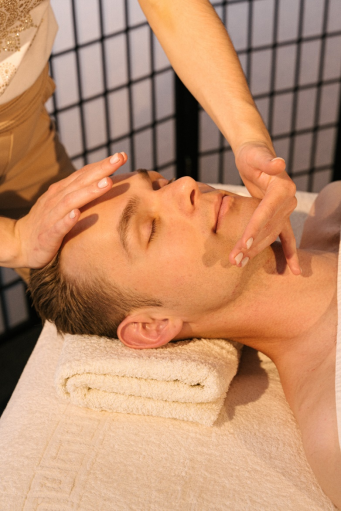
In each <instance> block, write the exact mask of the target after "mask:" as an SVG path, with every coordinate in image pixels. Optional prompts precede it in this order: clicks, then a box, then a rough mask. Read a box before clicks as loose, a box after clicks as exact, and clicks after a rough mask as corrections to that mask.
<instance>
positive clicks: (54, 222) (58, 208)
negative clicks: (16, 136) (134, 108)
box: [15, 153, 127, 268]
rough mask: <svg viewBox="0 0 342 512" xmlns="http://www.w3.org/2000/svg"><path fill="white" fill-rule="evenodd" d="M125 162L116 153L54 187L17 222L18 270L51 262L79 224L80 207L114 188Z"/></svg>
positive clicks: (125, 156) (122, 156) (121, 154)
mask: <svg viewBox="0 0 342 512" xmlns="http://www.w3.org/2000/svg"><path fill="white" fill-rule="evenodd" d="M126 161H127V155H126V154H125V153H116V154H115V155H114V156H112V157H109V158H106V159H105V160H102V161H101V162H97V163H94V164H89V165H86V166H85V167H83V168H82V169H80V170H78V171H75V172H74V173H73V174H71V175H70V176H68V177H67V178H66V179H64V180H61V181H59V182H57V183H54V184H53V185H51V186H50V187H49V189H48V190H47V192H45V194H43V195H42V196H41V197H40V198H39V199H38V201H37V202H36V204H35V205H34V206H33V207H32V209H31V210H30V212H29V213H28V215H26V216H25V217H23V218H22V219H20V220H18V221H17V222H16V225H15V235H16V239H17V242H18V247H19V256H18V260H17V262H16V267H29V268H41V267H43V266H44V265H46V264H47V263H49V261H51V260H52V258H53V257H54V256H55V254H56V253H57V251H58V249H59V247H60V246H61V244H62V241H63V238H64V236H65V235H66V234H67V233H68V232H69V231H70V230H71V228H72V227H73V226H74V225H75V224H76V222H77V221H78V219H79V216H80V210H79V208H81V207H82V206H84V205H86V204H87V203H89V202H90V201H93V200H94V199H96V198H98V197H99V196H101V195H103V194H105V193H106V192H108V190H110V188H111V187H112V180H111V179H110V178H109V177H108V176H109V175H111V174H112V173H113V172H115V171H116V170H117V169H119V167H121V166H122V165H123V164H125V163H126Z"/></svg>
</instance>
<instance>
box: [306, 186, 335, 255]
mask: <svg viewBox="0 0 342 512" xmlns="http://www.w3.org/2000/svg"><path fill="white" fill-rule="evenodd" d="M340 232H341V182H340V181H334V182H332V183H329V185H327V186H326V187H324V189H323V190H322V191H321V192H320V193H319V194H318V196H317V198H316V201H315V202H314V204H313V205H312V208H311V210H310V213H309V215H308V218H307V219H306V221H305V224H304V230H303V235H302V239H301V242H300V248H301V249H316V250H321V251H329V252H337V251H338V247H339V241H340Z"/></svg>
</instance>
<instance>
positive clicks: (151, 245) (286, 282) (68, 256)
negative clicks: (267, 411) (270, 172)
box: [30, 170, 340, 507]
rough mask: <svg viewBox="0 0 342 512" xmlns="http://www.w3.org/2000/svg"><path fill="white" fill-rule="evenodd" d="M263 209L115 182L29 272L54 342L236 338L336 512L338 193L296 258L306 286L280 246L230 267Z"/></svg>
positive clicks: (211, 195) (308, 229)
mask: <svg viewBox="0 0 342 512" xmlns="http://www.w3.org/2000/svg"><path fill="white" fill-rule="evenodd" d="M258 204H259V200H258V199H255V198H246V197H242V196H238V195H236V194H233V193H229V192H226V191H221V190H217V189H213V188H212V187H210V186H209V185H205V184H203V183H197V182H195V181H194V180H193V179H192V178H189V177H183V178H180V179H178V180H177V181H174V182H170V181H168V180H166V179H164V178H163V177H162V176H161V175H160V174H158V173H157V172H154V171H145V170H139V171H137V172H135V173H129V174H122V175H119V176H115V177H114V178H113V187H112V189H111V190H110V191H109V192H107V193H106V194H105V195H104V196H102V197H100V198H98V199H96V200H95V201H93V202H92V203H90V204H88V205H87V206H85V207H83V208H82V209H81V216H80V219H79V221H78V223H77V224H76V226H75V227H74V228H73V229H72V231H71V232H70V233H69V234H68V235H67V236H66V237H65V239H64V243H63V246H62V249H61V250H60V251H59V253H58V254H57V256H56V257H55V258H54V260H53V261H52V262H51V263H49V264H48V265H47V266H46V267H44V268H43V269H40V270H33V271H31V283H30V289H31V293H32V296H33V301H34V304H35V306H36V308H37V310H38V312H39V313H40V315H41V316H42V318H43V319H47V320H50V321H52V322H54V323H55V324H56V326H57V329H58V330H59V332H62V333H67V332H69V333H71V334H95V335H104V336H109V337H119V338H120V340H121V341H122V343H124V344H125V345H127V346H128V347H131V348H135V349H142V348H156V347H159V346H161V345H164V344H166V343H168V342H169V341H171V340H181V339H189V338H196V337H198V338H201V337H206V338H229V339H231V340H236V341H239V342H241V343H243V344H245V345H248V346H250V347H253V348H254V349H256V350H260V351H262V352H264V353H265V354H266V355H267V356H269V357H270V358H271V359H272V360H273V361H274V363H275V364H276V366H277V369H278V371H279V374H280V379H281V382H282V386H283V389H284V393H285V395H286V398H287V401H288V403H289V405H290V407H291V409H292V411H293V413H294V415H295V417H296V419H297V422H298V424H299V427H300V429H301V433H302V438H303V444H304V449H305V453H306V456H307V459H308V461H309V463H310V465H311V467H312V469H313V472H314V474H315V475H316V478H317V480H318V482H319V483H320V485H321V487H322V489H323V490H324V491H325V493H326V494H327V495H328V496H329V497H330V499H331V500H332V501H333V503H334V504H335V505H336V506H338V507H340V446H339V438H338V426H337V416H336V405H335V360H336V325H337V293H336V281H337V269H338V247H339V230H340V186H339V184H336V183H332V184H330V185H328V186H327V187H326V188H325V189H324V190H323V191H322V192H321V193H320V194H319V196H318V198H317V200H316V202H315V204H314V206H313V208H312V211H311V212H310V215H309V217H308V219H307V221H306V223H305V227H304V232H303V237H302V241H301V244H300V248H299V260H300V263H301V267H302V271H303V272H302V275H301V276H294V275H293V274H292V273H291V272H290V270H289V268H288V267H287V265H286V261H285V258H284V255H283V252H282V248H281V245H280V243H277V242H276V243H273V244H272V245H271V246H269V247H267V248H266V249H265V250H264V251H263V252H261V253H260V254H259V255H257V256H256V257H255V258H253V259H252V260H251V261H248V258H245V257H244V255H243V254H241V255H240V258H239V259H240V263H239V266H235V265H234V266H233V265H231V264H230V263H229V261H228V255H229V253H230V251H231V249H232V247H233V246H234V244H235V243H236V240H237V239H238V238H239V237H241V235H242V233H243V231H244V229H245V227H246V225H247V223H248V221H249V219H250V217H251V215H252V213H253V212H254V210H255V209H256V207H257V205H258Z"/></svg>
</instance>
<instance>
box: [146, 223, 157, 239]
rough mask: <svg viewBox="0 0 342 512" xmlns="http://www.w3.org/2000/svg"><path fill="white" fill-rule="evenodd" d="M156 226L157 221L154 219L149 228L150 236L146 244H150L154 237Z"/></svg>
mask: <svg viewBox="0 0 342 512" xmlns="http://www.w3.org/2000/svg"><path fill="white" fill-rule="evenodd" d="M156 225H157V221H156V219H153V221H152V226H151V234H150V238H149V240H148V243H150V242H151V241H152V240H154V238H155V237H156V231H157V228H156Z"/></svg>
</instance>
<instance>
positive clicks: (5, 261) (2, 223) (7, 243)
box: [0, 217, 25, 268]
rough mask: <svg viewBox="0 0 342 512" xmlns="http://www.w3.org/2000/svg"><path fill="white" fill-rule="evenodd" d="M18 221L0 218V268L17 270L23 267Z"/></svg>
mask: <svg viewBox="0 0 342 512" xmlns="http://www.w3.org/2000/svg"><path fill="white" fill-rule="evenodd" d="M17 223H18V221H16V220H14V219H8V218H6V217H0V238H1V247H0V266H2V267H10V268H19V267H23V266H25V265H24V262H23V261H22V260H23V258H22V255H21V244H20V237H19V236H18V235H19V234H18V230H17Z"/></svg>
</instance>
